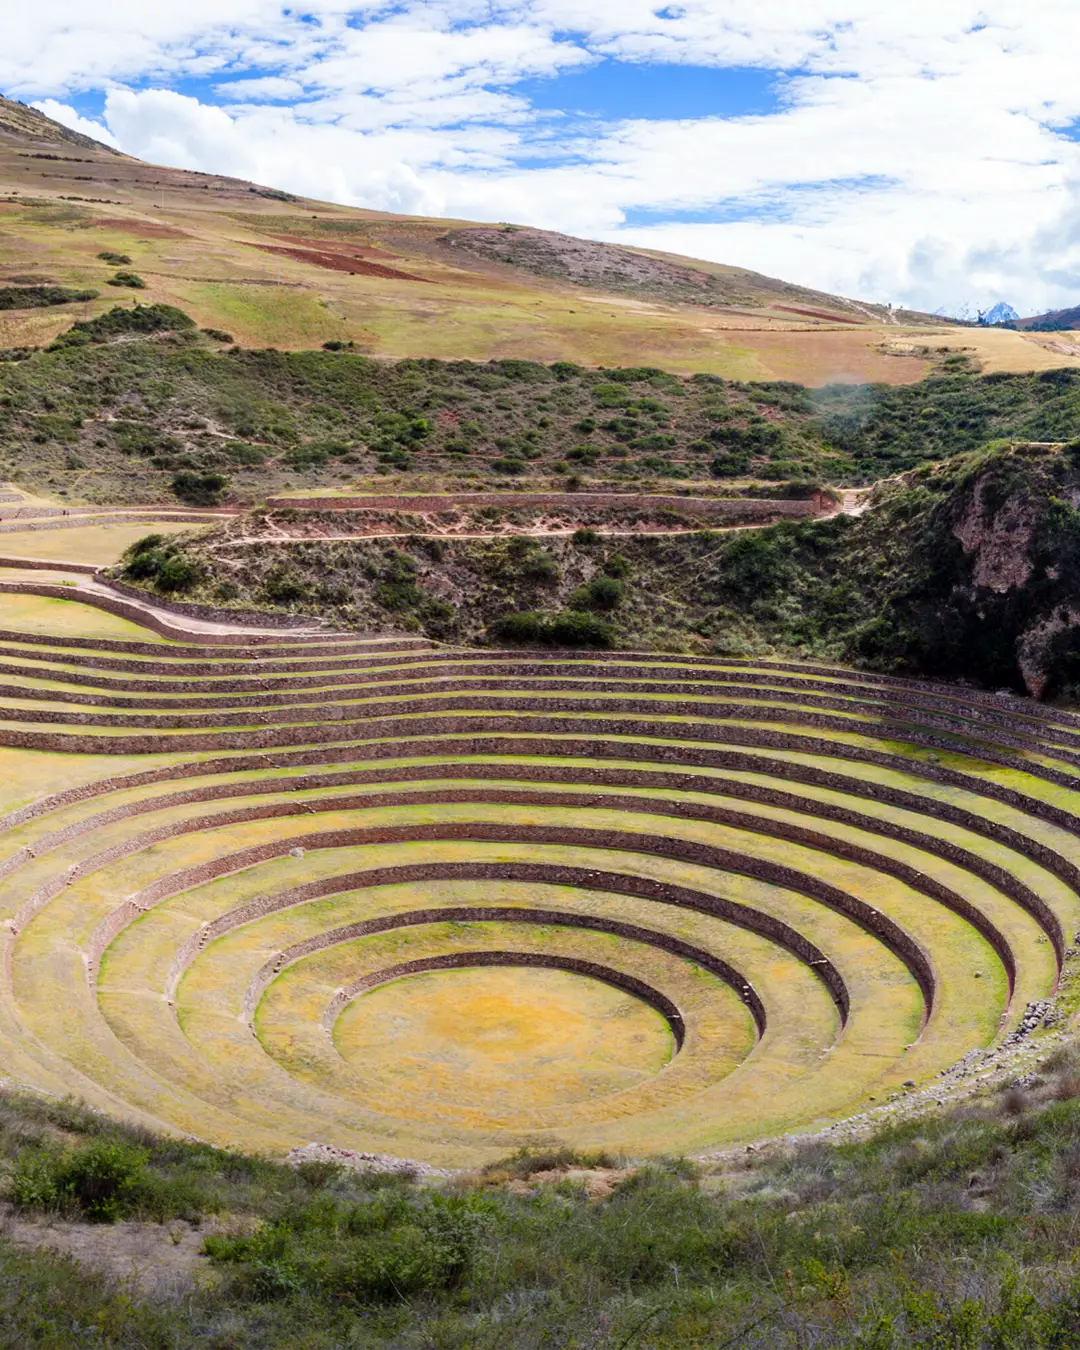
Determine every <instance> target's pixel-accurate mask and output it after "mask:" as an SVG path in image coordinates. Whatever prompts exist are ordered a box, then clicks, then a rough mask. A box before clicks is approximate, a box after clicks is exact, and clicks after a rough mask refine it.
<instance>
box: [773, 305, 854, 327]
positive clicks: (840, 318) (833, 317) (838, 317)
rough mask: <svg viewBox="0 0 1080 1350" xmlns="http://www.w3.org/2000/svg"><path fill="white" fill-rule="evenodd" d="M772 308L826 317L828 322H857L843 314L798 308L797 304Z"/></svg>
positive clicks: (789, 312) (787, 312)
mask: <svg viewBox="0 0 1080 1350" xmlns="http://www.w3.org/2000/svg"><path fill="white" fill-rule="evenodd" d="M773 309H782V310H783V311H784V313H785V314H805V315H806V316H807V317H808V318H811V319H826V320H827V321H828V322H829V323H853V324H858V322H859V320H858V319H849V318H847V317H846V316H845V315H843V314H827V313H826V312H825V310H823V309H800V308H799V307H798V306H797V305H773Z"/></svg>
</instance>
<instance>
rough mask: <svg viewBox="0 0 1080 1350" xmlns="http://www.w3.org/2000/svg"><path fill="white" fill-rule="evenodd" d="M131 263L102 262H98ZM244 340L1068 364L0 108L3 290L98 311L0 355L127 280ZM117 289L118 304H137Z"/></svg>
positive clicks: (907, 373)
mask: <svg viewBox="0 0 1080 1350" xmlns="http://www.w3.org/2000/svg"><path fill="white" fill-rule="evenodd" d="M102 255H111V256H113V257H119V258H128V259H130V262H128V263H121V264H116V263H112V262H110V261H108V258H107V257H104V256H102ZM121 272H125V273H129V274H130V273H133V274H134V275H135V276H136V277H137V278H141V280H142V281H143V282H144V283H145V290H141V291H139V292H138V294H139V295H140V297H142V298H148V299H150V300H153V301H162V302H165V303H170V304H174V305H177V306H179V307H180V308H182V309H184V310H185V311H186V312H188V313H191V314H192V315H193V316H194V317H195V318H196V320H197V321H198V323H199V324H200V325H201V326H205V327H210V328H215V329H219V330H221V331H225V332H228V333H230V334H231V335H233V336H234V337H235V339H236V340H237V341H238V342H239V343H240V344H241V345H242V346H245V347H265V346H268V345H272V346H276V347H281V348H310V347H317V346H319V345H321V344H322V343H323V342H326V341H342V342H353V343H355V344H356V347H357V349H359V350H361V351H364V352H368V353H370V354H372V355H376V356H380V357H424V358H433V357H434V358H444V359H471V360H477V361H486V360H488V359H490V358H493V357H496V358H505V357H520V358H522V359H529V360H535V361H542V362H548V363H550V362H552V361H559V360H565V361H573V362H578V363H581V364H585V365H611V366H638V365H649V366H659V367H662V368H664V369H667V370H671V371H675V372H684V373H692V372H695V371H701V372H707V373H710V372H711V373H714V374H718V375H723V376H725V377H728V378H733V379H742V380H773V379H782V380H796V381H799V382H802V383H806V384H823V383H828V382H830V381H833V380H837V379H843V380H848V381H851V380H854V381H858V380H873V381H881V382H885V383H889V384H905V383H913V382H915V381H917V380H918V379H920V378H921V377H922V376H923V375H925V374H926V373H928V371H929V370H930V369H931V368H932V366H933V356H932V353H931V352H930V350H929V349H930V348H933V347H937V346H944V347H946V348H950V349H952V348H971V349H972V350H973V351H974V352H975V354H976V355H977V356H978V358H979V359H980V360H981V361H982V362H983V363H984V364H985V365H986V368H987V369H1009V370H1025V369H1042V368H1047V367H1051V366H1058V365H1076V364H1077V361H1076V358H1075V357H1071V356H1069V355H1068V354H1062V353H1060V352H1053V351H1051V350H1049V349H1048V348H1047V347H1045V346H1042V345H1039V344H1038V343H1036V342H1034V341H1032V340H1029V339H1028V338H1025V337H1023V336H1021V335H1020V334H1017V333H1007V332H1003V331H990V332H986V333H977V332H976V333H973V332H972V331H971V330H964V329H954V328H950V327H949V326H948V325H947V324H945V325H943V324H941V323H939V322H938V321H936V320H933V319H930V318H929V317H928V316H925V315H917V314H905V313H898V312H892V311H889V310H886V309H883V308H882V307H880V306H876V305H873V304H868V303H864V302H862V301H861V300H850V299H843V298H840V297H837V296H830V295H824V294H822V293H820V292H817V291H813V290H809V289H806V288H804V287H800V286H797V285H792V284H790V283H787V282H783V281H776V280H774V279H772V278H769V277H763V276H760V275H759V274H757V273H754V272H749V271H746V270H744V269H739V268H737V267H730V266H721V265H719V264H713V263H706V262H700V261H697V260H693V259H687V258H676V257H673V256H672V255H668V254H660V253H654V252H649V251H647V250H642V249H631V248H627V247H624V246H612V245H606V244H599V243H590V242H588V241H582V240H574V239H569V238H567V237H566V236H563V235H560V234H557V233H553V232H550V231H542V230H535V229H531V228H523V227H520V226H516V225H509V224H508V225H490V224H486V225H483V224H475V223H472V222H468V221H446V220H429V219H422V218H416V217H406V216H395V215H391V214H387V213H383V212H373V211H366V210H358V209H350V208H344V207H335V206H330V205H328V204H327V203H325V202H316V201H308V200H300V199H297V198H294V197H292V196H290V194H288V193H284V192H281V191H279V190H276V189H274V188H267V187H263V186H260V185H257V184H254V183H246V182H241V181H239V180H236V179H231V178H227V177H224V176H221V175H215V174H202V173H192V172H187V171H184V170H179V169H169V168H163V167H160V166H156V165H150V164H144V163H142V162H140V161H139V160H135V159H132V158H130V157H128V156H124V155H118V154H117V153H116V152H114V151H112V150H110V149H108V148H107V147H104V146H100V145H97V144H96V143H95V142H93V141H90V140H88V138H86V137H82V136H79V135H78V134H76V133H73V132H69V131H67V130H66V129H65V128H62V127H59V126H58V125H57V124H56V123H53V122H51V121H49V119H47V118H45V117H43V116H42V115H41V114H39V113H36V112H35V111H34V110H32V109H28V108H26V107H25V106H24V105H22V104H18V103H13V102H11V101H9V100H0V298H2V294H3V291H4V289H5V288H7V287H19V286H26V285H52V286H58V287H61V288H64V289H67V290H69V291H75V292H85V291H86V290H88V289H92V290H96V291H97V292H98V293H99V295H98V299H97V300H74V299H72V300H70V301H68V302H67V303H60V304H58V305H56V306H44V307H41V306H38V305H37V304H36V302H35V304H34V307H28V308H21V309H3V310H0V346H5V347H19V346H35V345H42V344H44V343H47V342H48V341H49V340H51V339H52V338H53V337H55V336H56V334H57V333H59V332H61V331H63V330H64V329H65V328H66V327H68V326H69V325H70V323H71V321H72V320H73V319H75V318H86V317H88V316H90V315H93V314H96V313H99V312H101V311H102V310H103V309H105V308H107V305H108V303H109V302H110V301H114V300H115V298H116V295H117V294H120V295H121V296H122V295H123V294H124V291H125V289H126V288H125V287H124V286H123V285H118V286H115V287H111V285H110V283H112V282H115V281H116V279H117V277H118V275H119V274H120V273H121ZM129 293H130V292H129Z"/></svg>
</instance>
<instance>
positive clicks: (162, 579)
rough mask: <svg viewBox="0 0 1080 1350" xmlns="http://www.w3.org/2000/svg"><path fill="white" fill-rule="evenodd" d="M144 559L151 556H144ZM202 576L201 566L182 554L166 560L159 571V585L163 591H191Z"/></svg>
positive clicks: (173, 555) (176, 554)
mask: <svg viewBox="0 0 1080 1350" xmlns="http://www.w3.org/2000/svg"><path fill="white" fill-rule="evenodd" d="M142 556H143V557H148V556H151V555H148V554H143V555H142ZM201 575H202V570H201V568H200V567H199V564H198V563H197V562H195V561H194V559H192V558H185V557H184V555H183V554H182V553H174V554H172V555H171V556H170V557H168V558H165V559H164V560H163V561H162V563H161V565H160V566H159V567H158V569H157V585H158V589H159V590H162V591H190V590H191V588H192V587H193V586H194V585H195V584H196V583H197V582H198V580H199V578H200V577H201Z"/></svg>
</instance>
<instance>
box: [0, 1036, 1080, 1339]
mask: <svg viewBox="0 0 1080 1350" xmlns="http://www.w3.org/2000/svg"><path fill="white" fill-rule="evenodd" d="M1075 1064H1076V1056H1075V1052H1074V1051H1068V1052H1065V1053H1058V1055H1057V1056H1056V1058H1053V1059H1051V1060H1050V1061H1049V1063H1048V1064H1047V1065H1046V1066H1044V1067H1043V1069H1042V1070H1041V1071H1040V1072H1039V1073H1037V1074H1036V1075H1035V1079H1036V1083H1037V1085H1036V1086H1035V1087H1034V1088H1032V1089H1029V1090H1028V1091H1027V1092H1026V1093H1023V1092H1021V1093H1016V1092H1013V1093H1009V1094H1005V1095H1003V1096H997V1097H994V1096H991V1097H987V1098H985V1099H984V1100H983V1101H982V1102H981V1103H979V1104H978V1105H976V1106H975V1107H969V1108H967V1109H966V1110H965V1111H964V1112H962V1113H956V1114H951V1113H948V1112H943V1113H940V1114H939V1115H938V1116H936V1117H930V1118H927V1119H924V1120H921V1121H918V1122H913V1123H908V1124H904V1125H901V1126H898V1127H893V1128H890V1129H886V1130H884V1131H883V1132H881V1133H879V1134H877V1135H875V1136H873V1137H871V1138H869V1139H868V1140H866V1141H865V1142H860V1143H852V1144H848V1145H845V1146H842V1147H828V1146H824V1145H821V1144H815V1143H806V1144H802V1145H799V1146H795V1147H791V1148H787V1149H783V1150H780V1151H778V1152H777V1153H776V1154H774V1155H772V1156H767V1157H765V1158H764V1159H760V1160H759V1159H753V1158H745V1157H743V1158H741V1159H737V1160H730V1161H726V1162H723V1163H721V1164H718V1165H715V1164H714V1165H706V1166H704V1167H702V1166H694V1165H693V1164H690V1163H687V1162H684V1161H681V1160H678V1159H672V1160H670V1161H666V1162H665V1161H661V1162H658V1163H656V1164H653V1165H652V1166H650V1167H646V1168H644V1169H637V1170H631V1171H630V1172H629V1173H624V1172H615V1173H612V1174H611V1175H612V1177H613V1181H614V1190H613V1191H611V1193H610V1194H608V1195H607V1196H606V1198H601V1199H590V1198H588V1196H587V1193H586V1190H585V1187H584V1184H583V1180H582V1179H579V1178H584V1177H586V1176H588V1175H590V1174H591V1173H590V1171H589V1169H593V1172H595V1169H597V1168H601V1169H603V1168H612V1167H618V1166H619V1165H620V1160H619V1159H618V1158H617V1157H615V1156H604V1155H595V1156H587V1155H580V1154H575V1153H574V1152H573V1151H570V1150H567V1149H565V1148H563V1149H560V1148H558V1147H555V1148H553V1149H549V1150H546V1151H545V1150H539V1151H538V1150H533V1151H531V1152H528V1151H526V1152H523V1153H519V1154H517V1155H515V1156H513V1157H510V1158H507V1159H506V1160H505V1162H503V1163H500V1164H497V1165H493V1166H492V1167H491V1168H489V1169H486V1170H485V1171H484V1172H483V1173H477V1174H473V1175H467V1176H462V1177H460V1178H457V1179H454V1180H452V1181H448V1182H439V1183H436V1184H434V1185H432V1184H431V1183H426V1184H420V1185H416V1184H412V1183H410V1182H409V1181H408V1180H407V1179H405V1180H401V1179H393V1178H387V1177H380V1176H377V1175H376V1176H371V1177H366V1178H365V1177H363V1176H358V1175H355V1174H350V1173H347V1172H344V1171H342V1170H340V1169H337V1168H334V1167H333V1166H330V1165H327V1164H322V1163H319V1164H306V1165H304V1166H303V1167H301V1168H300V1169H298V1170H297V1171H295V1172H293V1171H290V1170H289V1169H286V1168H280V1167H274V1166H272V1165H269V1164H266V1163H262V1162H260V1161H258V1160H255V1159H250V1158H244V1157H242V1156H241V1155H238V1154H222V1153H216V1152H214V1151H213V1150H208V1149H206V1148H205V1147H203V1146H199V1145H194V1146H193V1145H186V1144H180V1143H173V1142H171V1141H165V1140H160V1139H156V1138H154V1137H153V1136H148V1135H146V1134H138V1133H136V1134H132V1133H131V1132H128V1131H125V1130H123V1129H122V1128H120V1127H116V1126H113V1125H110V1124H109V1123H108V1122H106V1121H103V1120H102V1119H101V1118H100V1117H95V1116H90V1115H88V1114H86V1113H83V1112H80V1111H79V1110H78V1109H77V1108H73V1107H70V1106H66V1105H62V1104H47V1103H40V1102H37V1101H34V1100H33V1099H27V1098H10V1097H8V1098H5V1099H3V1101H2V1102H0V1149H2V1151H3V1152H4V1154H6V1155H7V1156H8V1157H15V1156H17V1155H18V1153H19V1151H20V1150H24V1151H25V1150H33V1149H39V1148H42V1147H44V1148H46V1149H50V1148H51V1149H54V1150H55V1145H50V1144H48V1143H43V1142H42V1141H43V1140H47V1139H48V1138H49V1137H50V1136H51V1135H52V1134H53V1133H54V1132H55V1131H56V1130H57V1128H59V1129H60V1130H62V1131H63V1132H64V1134H65V1135H66V1136H67V1137H68V1138H69V1139H70V1140H71V1141H72V1143H71V1145H70V1146H69V1147H70V1152H71V1155H72V1156H80V1155H81V1156H86V1155H87V1154H88V1153H90V1152H91V1151H92V1150H93V1149H94V1148H98V1149H100V1148H101V1146H102V1143H104V1144H106V1146H107V1147H109V1148H111V1149H113V1150H114V1151H115V1150H120V1151H122V1152H127V1153H129V1154H130V1153H132V1152H133V1151H139V1152H140V1156H141V1157H142V1158H143V1159H144V1163H143V1166H144V1167H145V1169H146V1173H147V1175H148V1177H150V1178H151V1180H152V1184H153V1185H155V1186H157V1187H160V1188H163V1189H168V1188H170V1187H176V1186H177V1185H183V1186H184V1187H186V1188H187V1189H188V1194H189V1202H188V1203H189V1209H188V1212H189V1213H190V1214H197V1215H200V1216H202V1218H203V1220H204V1221H209V1220H212V1216H213V1215H214V1214H215V1212H221V1211H222V1210H227V1211H228V1213H229V1214H230V1215H231V1216H232V1218H231V1232H228V1233H226V1234H225V1235H221V1236H218V1235H214V1234H213V1230H212V1227H211V1228H209V1229H208V1230H207V1231H208V1236H207V1239H206V1242H205V1250H206V1253H207V1257H206V1265H207V1266H208V1268H209V1269H208V1272H207V1273H205V1274H203V1275H201V1277H200V1280H199V1283H198V1285H197V1286H196V1287H195V1288H193V1289H191V1290H189V1291H188V1292H186V1293H181V1294H178V1295H174V1296H172V1297H166V1298H164V1299H160V1300H157V1301H155V1302H154V1303H150V1302H147V1301H144V1300H143V1299H142V1298H140V1297H139V1295H138V1294H137V1293H136V1292H133V1291H130V1290H127V1289H124V1288H123V1287H122V1286H120V1285H118V1284H116V1283H115V1282H114V1281H113V1280H111V1279H110V1278H107V1277H102V1276H101V1275H99V1274H97V1273H96V1272H94V1271H93V1270H92V1269H90V1268H87V1267H80V1266H78V1265H76V1264H75V1263H74V1262H72V1261H70V1260H66V1259H64V1258H61V1257H56V1256H53V1255H51V1254H49V1253H48V1252H44V1251H40V1250H19V1249H17V1248H14V1247H12V1246H11V1245H10V1244H9V1243H8V1242H6V1241H0V1274H2V1279H0V1289H2V1293H0V1308H2V1309H3V1313H4V1317H3V1331H2V1332H0V1345H3V1346H5V1347H7V1346H10V1347H12V1350H14V1347H16V1346H18V1347H21V1346H26V1345H32V1346H40V1347H48V1350H53V1348H54V1347H55V1350H60V1347H66V1346H67V1345H70V1344H72V1343H78V1344H80V1345H87V1346H91V1347H102V1348H103V1350H104V1348H105V1347H108V1350H135V1347H140V1350H187V1348H188V1347H192V1348H194V1347H196V1346H203V1345H210V1346H214V1347H218V1346H222V1347H224V1346H229V1347H230V1348H231V1350H255V1348H256V1347H259V1350H263V1348H264V1347H265V1348H267V1350H278V1347H280V1348H281V1350H284V1348H285V1347H290V1350H291V1348H292V1347H295V1346H303V1347H304V1350H337V1348H338V1347H341V1346H346V1345H347V1346H350V1347H354V1346H355V1347H364V1350H391V1347H393V1350H429V1347H432V1346H437V1347H439V1348H440V1350H476V1347H487V1346H495V1345H498V1346H506V1347H508V1348H509V1350H541V1347H544V1348H547V1347H557V1348H558V1350H582V1348H583V1347H586V1346H589V1347H596V1348H597V1350H620V1348H621V1347H625V1346H630V1345H635V1346H640V1347H646V1348H647V1350H703V1348H704V1347H709V1350H719V1348H720V1347H724V1346H730V1347H734V1346H739V1347H740V1350H742V1348H743V1347H745V1350H803V1348H804V1347H806V1346H807V1345H808V1344H812V1345H814V1346H816V1347H822V1348H823V1350H856V1347H860V1348H861V1350H866V1347H871V1346H872V1347H875V1350H901V1347H903V1350H909V1348H910V1347H915V1350H943V1347H948V1348H949V1350H953V1348H955V1350H1067V1348H1068V1347H1070V1346H1072V1345H1074V1344H1075V1343H1076V1338H1077V1336H1078V1335H1080V1288H1078V1286H1077V1282H1076V1273H1075V1263H1074V1242H1073V1230H1074V1214H1075V1204H1076V1196H1077V1184H1078V1182H1077V1168H1076V1155H1077V1150H1078V1148H1080V1099H1078V1098H1077V1096H1076V1092H1077V1081H1078V1080H1077V1079H1076V1077H1075ZM541 1174H546V1175H548V1176H549V1177H554V1178H555V1180H554V1184H551V1183H549V1184H541V1183H540V1182H539V1180H537V1177H538V1176H539V1175H541ZM560 1175H561V1176H562V1177H563V1179H562V1180H561V1181H560V1180H558V1177H559V1176H560ZM510 1182H513V1186H510V1185H509V1184H508V1183H510ZM58 1219H59V1222H60V1223H61V1224H63V1223H64V1222H65V1221H66V1220H65V1218H64V1216H63V1215H59V1216H58ZM208 1276H209V1277H208Z"/></svg>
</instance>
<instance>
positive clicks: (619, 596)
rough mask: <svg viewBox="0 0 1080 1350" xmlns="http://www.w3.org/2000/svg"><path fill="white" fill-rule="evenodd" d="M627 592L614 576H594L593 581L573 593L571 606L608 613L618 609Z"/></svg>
mask: <svg viewBox="0 0 1080 1350" xmlns="http://www.w3.org/2000/svg"><path fill="white" fill-rule="evenodd" d="M625 594H626V592H625V588H624V587H623V584H622V582H620V581H616V580H615V578H614V577H608V576H600V577H593V579H592V581H590V582H587V583H586V584H585V585H584V586H579V587H578V588H577V590H576V591H574V593H573V595H571V597H570V602H569V603H570V608H571V609H574V610H577V609H598V610H602V611H604V612H605V613H608V612H610V611H611V610H613V609H618V607H619V606H620V605H621V604H622V602H623V599H624V597H625Z"/></svg>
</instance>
